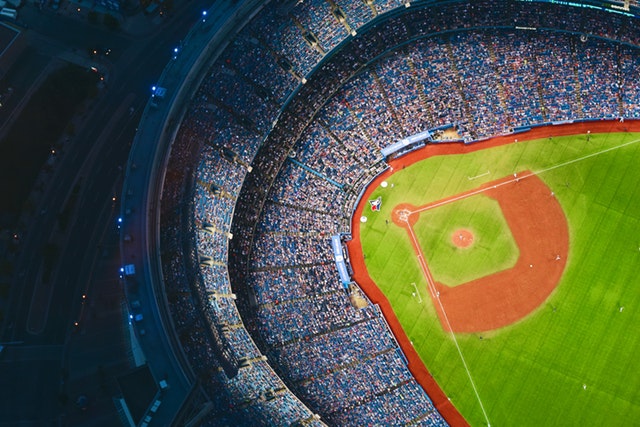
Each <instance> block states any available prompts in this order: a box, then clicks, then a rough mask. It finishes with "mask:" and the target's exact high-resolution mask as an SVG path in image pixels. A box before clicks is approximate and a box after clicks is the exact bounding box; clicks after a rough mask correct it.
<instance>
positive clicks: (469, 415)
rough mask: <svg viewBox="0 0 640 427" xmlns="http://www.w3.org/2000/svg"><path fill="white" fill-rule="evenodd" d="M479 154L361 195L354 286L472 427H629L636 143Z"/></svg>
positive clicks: (566, 143)
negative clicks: (378, 202)
mask: <svg viewBox="0 0 640 427" xmlns="http://www.w3.org/2000/svg"><path fill="white" fill-rule="evenodd" d="M483 144H484V143H479V144H475V145H474V146H473V147H468V146H463V145H462V144H446V146H437V147H427V148H426V149H423V150H422V152H421V153H420V154H417V155H415V156H414V158H413V159H411V160H406V159H405V160H404V161H402V162H396V163H393V162H392V167H393V170H389V171H387V173H386V174H384V176H382V177H380V179H377V180H376V181H374V183H373V184H372V186H371V187H370V188H369V190H368V191H367V192H366V193H365V199H364V200H363V201H362V203H361V205H360V207H359V208H358V210H356V217H355V219H354V227H353V231H354V237H355V238H354V243H353V244H351V245H350V253H351V257H352V263H353V265H354V270H355V271H356V274H355V275H354V277H355V278H356V281H358V283H360V284H361V286H362V287H363V289H364V290H365V292H366V293H367V294H368V295H369V297H370V298H371V299H372V300H373V301H374V302H376V303H379V304H380V305H381V307H382V308H383V311H385V315H386V316H387V318H388V319H389V323H390V325H391V326H392V329H393V331H394V334H395V335H396V337H397V338H398V341H399V342H400V343H401V345H402V346H403V349H404V350H405V353H406V354H407V356H408V358H409V359H410V368H411V369H412V371H414V373H415V372H422V371H423V370H424V367H422V368H420V367H416V362H415V361H413V362H411V360H413V359H416V358H419V360H418V362H420V361H421V363H423V364H424V366H426V368H427V369H428V374H429V375H422V376H421V375H416V377H417V378H419V379H420V378H423V379H424V382H423V381H421V383H423V385H424V383H425V382H426V383H428V382H433V381H432V380H431V378H430V376H432V377H433V379H435V382H437V385H438V386H439V388H440V389H441V393H440V395H439V397H438V393H435V395H436V397H435V398H434V402H435V403H436V406H438V407H439V408H445V407H447V406H454V407H455V408H456V410H457V411H459V414H461V415H462V417H464V419H465V420H466V421H467V422H468V423H469V424H471V425H472V426H482V425H489V424H490V425H491V426H541V425H544V426H552V425H557V426H573V425H575V426H603V425H607V426H612V425H616V426H617V425H619V426H624V425H637V423H638V420H640V357H638V354H640V333H639V332H640V276H639V275H638V271H640V197H639V196H640V168H639V167H638V165H640V162H639V160H640V133H632V132H605V133H596V132H595V131H594V132H591V131H590V132H589V133H588V134H587V133H582V134H578V135H573V136H554V137H544V138H540V139H535V140H530V141H526V142H524V141H519V142H516V140H515V138H514V139H513V140H512V141H511V142H510V143H505V141H502V142H501V143H496V144H484V145H483ZM377 198H380V200H381V206H380V209H379V210H372V209H371V208H370V207H369V203H368V201H369V200H375V199H377ZM363 270H366V271H363ZM390 311H391V312H390ZM416 355H417V357H416ZM412 358H413V359H412ZM424 372H426V371H424ZM425 387H426V388H427V389H428V390H429V392H430V394H432V392H431V390H430V389H429V387H430V386H429V385H428V384H427V385H426V386H425ZM451 404H452V405H451Z"/></svg>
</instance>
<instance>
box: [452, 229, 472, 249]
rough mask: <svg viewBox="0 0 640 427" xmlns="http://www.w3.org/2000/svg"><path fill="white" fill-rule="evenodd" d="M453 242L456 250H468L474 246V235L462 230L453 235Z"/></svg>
mask: <svg viewBox="0 0 640 427" xmlns="http://www.w3.org/2000/svg"><path fill="white" fill-rule="evenodd" d="M451 242H452V243H453V245H454V246H455V247H456V248H468V247H469V246H471V245H472V244H473V233H472V232H470V231H469V230H466V229H464V228H460V229H458V230H456V231H454V232H453V234H451Z"/></svg>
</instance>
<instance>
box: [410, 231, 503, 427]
mask: <svg viewBox="0 0 640 427" xmlns="http://www.w3.org/2000/svg"><path fill="white" fill-rule="evenodd" d="M406 222H407V228H408V229H409V234H410V235H411V240H412V241H413V245H414V247H415V248H416V249H417V251H418V262H419V263H420V267H421V268H422V272H423V274H424V277H425V279H427V285H428V287H429V291H430V292H431V295H432V296H433V298H434V299H435V300H436V301H438V305H439V306H440V310H441V311H442V315H443V317H444V320H445V322H446V323H447V327H448V328H449V332H450V333H451V338H453V343H454V344H455V346H456V349H457V350H458V354H459V355H460V360H462V365H463V366H464V370H465V371H466V372H467V377H469V382H470V383H471V387H472V388H473V392H474V393H475V395H476V398H477V399H478V403H479V404H480V409H481V410H482V414H483V415H484V419H485V420H486V421H487V425H488V426H490V425H491V422H490V421H489V416H488V415H487V411H485V409H484V405H483V404H482V400H481V399H480V394H479V393H478V389H477V387H476V383H475V382H474V381H473V377H472V376H471V371H470V370H469V366H468V365H467V361H466V360H465V358H464V356H463V354H462V349H461V348H460V345H459V344H458V339H457V338H456V335H455V334H454V333H453V328H452V327H451V323H450V322H449V316H447V312H446V311H445V309H444V306H443V305H442V301H441V300H440V292H438V289H437V288H436V286H435V281H434V280H433V277H432V276H431V272H430V271H429V267H428V266H427V262H426V261H425V258H424V255H423V253H422V248H421V247H420V246H419V245H418V240H417V239H416V235H415V233H414V232H413V227H411V224H410V223H409V221H408V220H407V221H406Z"/></svg>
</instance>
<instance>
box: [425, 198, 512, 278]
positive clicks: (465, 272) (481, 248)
mask: <svg viewBox="0 0 640 427" xmlns="http://www.w3.org/2000/svg"><path fill="white" fill-rule="evenodd" d="M461 228H463V229H468V230H469V231H471V232H472V233H473V235H474V240H473V244H472V246H470V247H468V248H459V247H456V246H455V245H454V244H453V242H452V240H451V237H452V235H453V234H454V233H455V232H456V230H458V229H461ZM413 229H414V231H415V233H416V235H417V237H418V242H419V243H420V247H421V248H422V250H423V252H424V255H425V258H426V259H427V262H428V263H429V270H430V271H431V274H432V275H433V278H434V279H435V280H436V281H438V282H440V283H443V284H445V285H447V286H456V285H460V284H462V283H466V282H469V281H471V280H473V279H477V278H479V277H484V276H488V275H490V274H493V273H497V272H498V271H502V270H506V269H508V268H511V267H513V266H514V265H515V263H516V261H517V260H518V255H519V254H520V251H519V250H518V246H517V245H516V242H515V240H514V239H513V236H512V234H511V231H510V229H509V225H508V224H507V220H506V219H505V218H504V215H503V214H502V209H501V208H500V204H499V203H498V202H497V201H496V200H494V199H491V198H489V197H487V196H485V195H484V194H477V195H474V196H471V197H469V198H465V199H461V200H457V201H455V202H452V203H448V204H445V205H442V206H437V207H435V208H433V209H429V210H427V211H424V212H421V213H420V219H419V220H418V221H417V223H416V224H415V226H414V227H413Z"/></svg>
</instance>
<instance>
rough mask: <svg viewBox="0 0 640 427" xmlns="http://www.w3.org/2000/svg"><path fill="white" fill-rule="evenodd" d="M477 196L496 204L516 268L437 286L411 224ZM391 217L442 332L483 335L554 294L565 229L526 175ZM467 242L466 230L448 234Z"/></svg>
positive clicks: (554, 203)
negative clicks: (425, 214) (405, 242)
mask: <svg viewBox="0 0 640 427" xmlns="http://www.w3.org/2000/svg"><path fill="white" fill-rule="evenodd" d="M482 196H486V197H490V198H492V199H494V200H496V201H497V202H498V204H499V205H500V209H501V210H502V213H503V215H504V218H505V220H506V221H507V224H508V226H509V228H510V230H511V234H512V235H513V238H514V240H515V242H516V245H517V246H518V248H519V250H520V254H519V257H518V260H517V261H516V264H515V265H514V266H513V267H512V268H509V269H506V270H503V271H499V272H496V273H494V274H490V275H487V276H484V277H481V278H478V279H476V280H472V281H470V282H467V283H464V284H461V285H458V286H455V287H449V286H447V285H444V284H442V283H439V282H436V281H435V280H434V279H433V277H432V276H431V272H430V271H429V265H428V262H429V260H428V259H427V258H426V257H425V256H424V253H423V251H422V247H421V245H420V242H419V241H418V239H417V237H416V235H415V233H414V231H413V224H415V222H416V221H417V217H418V216H419V215H420V213H421V212H425V211H427V210H430V209H438V208H439V207H441V206H443V205H446V204H450V203H455V202H457V201H459V200H462V199H464V198H468V197H482ZM392 216H393V218H394V223H396V224H397V225H399V226H400V227H403V228H404V229H405V230H407V233H408V235H409V239H410V241H411V244H412V246H413V249H414V251H415V253H416V257H417V262H418V263H419V265H420V267H421V268H422V272H423V274H424V276H425V279H426V282H427V284H428V288H429V295H430V296H431V300H432V302H433V304H434V307H435V308H436V311H437V313H438V317H439V318H440V323H441V324H442V328H443V329H444V330H445V331H447V332H451V331H453V332H457V333H472V332H484V331H489V330H492V329H498V328H501V327H504V326H507V325H510V324H512V323H514V322H517V321H518V320H521V319H522V318H524V317H525V316H527V315H528V314H530V313H531V312H532V311H534V310H535V309H536V308H538V307H539V306H540V305H541V304H542V303H543V302H544V301H545V300H546V299H547V298H548V297H549V295H550V294H551V292H553V290H554V289H555V288H556V286H557V284H558V281H559V280H560V277H561V276H562V273H563V271H564V267H565V265H566V262H567V255H568V252H569V227H568V225H567V220H566V218H565V216H564V212H563V211H562V207H561V206H560V203H558V200H557V199H556V198H555V196H554V195H553V193H552V192H551V190H550V189H549V187H547V185H546V184H545V183H544V182H543V181H542V180H541V179H540V178H538V176H537V175H535V174H533V173H532V172H530V171H525V172H524V173H523V172H520V173H518V174H517V176H516V175H515V174H514V176H513V177H512V176H508V177H506V178H502V179H499V180H495V181H491V182H488V183H486V184H483V185H482V186H480V187H478V188H476V189H473V190H470V191H467V192H464V193H460V194H456V195H454V196H452V197H449V198H446V199H443V200H438V201H437V202H434V203H430V204H428V205H424V206H421V207H418V208H414V210H413V211H411V210H409V208H407V207H406V205H404V204H402V205H400V206H398V207H397V208H396V209H394V214H393V215H392ZM414 217H416V218H415V219H414ZM472 238H473V235H472V234H471V233H470V232H469V231H467V230H459V231H456V232H454V235H453V239H454V243H458V244H460V245H467V246H469V245H470V244H471V242H472Z"/></svg>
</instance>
